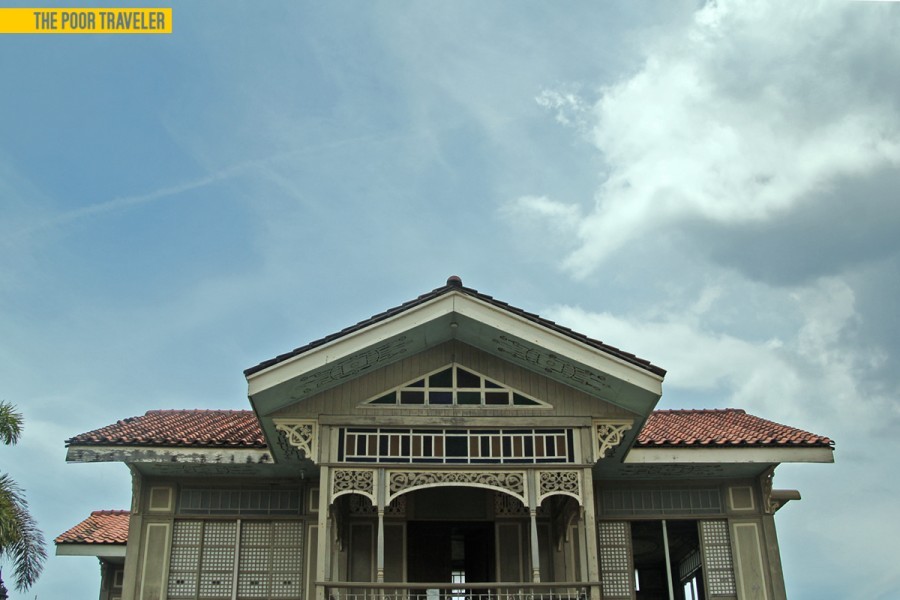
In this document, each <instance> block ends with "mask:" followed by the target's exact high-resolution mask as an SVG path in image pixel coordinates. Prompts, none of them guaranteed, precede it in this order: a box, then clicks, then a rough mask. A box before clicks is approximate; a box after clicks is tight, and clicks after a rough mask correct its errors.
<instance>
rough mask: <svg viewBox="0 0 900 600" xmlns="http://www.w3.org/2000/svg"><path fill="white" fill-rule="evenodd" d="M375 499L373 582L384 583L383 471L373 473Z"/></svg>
mask: <svg viewBox="0 0 900 600" xmlns="http://www.w3.org/2000/svg"><path fill="white" fill-rule="evenodd" d="M375 477H376V481H375V497H376V498H378V502H377V503H376V504H377V508H378V545H377V549H376V555H375V561H376V563H375V581H377V582H378V583H384V505H385V497H386V490H385V487H386V485H387V483H386V482H385V477H384V469H378V471H376V472H375Z"/></svg>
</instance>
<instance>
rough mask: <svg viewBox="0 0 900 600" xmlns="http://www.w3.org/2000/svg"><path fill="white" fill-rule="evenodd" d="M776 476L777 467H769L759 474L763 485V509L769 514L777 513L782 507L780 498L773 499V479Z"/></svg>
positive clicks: (760, 482)
mask: <svg viewBox="0 0 900 600" xmlns="http://www.w3.org/2000/svg"><path fill="white" fill-rule="evenodd" d="M774 478H775V467H769V468H768V469H766V470H765V471H763V473H762V475H760V476H759V484H760V486H761V487H762V509H763V512H765V513H766V514H768V515H772V514H775V511H776V510H778V509H779V508H781V503H780V502H779V501H778V500H773V499H772V480H773V479H774Z"/></svg>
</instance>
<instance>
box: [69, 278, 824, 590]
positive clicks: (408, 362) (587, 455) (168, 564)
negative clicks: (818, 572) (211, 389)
mask: <svg viewBox="0 0 900 600" xmlns="http://www.w3.org/2000/svg"><path fill="white" fill-rule="evenodd" d="M245 375H246V377H247V381H248V385H249V399H250V403H251V408H252V410H249V411H209V410H184V411H149V412H148V413H146V414H145V415H143V416H139V417H133V418H129V419H125V420H123V421H119V422H117V423H115V424H113V425H110V426H108V427H104V428H101V429H98V430H95V431H92V432H88V433H85V434H81V435H78V436H75V437H73V438H71V439H70V440H68V441H67V444H68V455H67V460H69V461H72V462H99V461H121V462H124V463H126V464H127V465H128V466H129V468H130V470H131V473H132V479H133V501H132V506H131V510H130V512H129V514H128V516H127V518H128V531H127V539H125V540H121V539H120V540H119V541H118V542H116V543H112V542H110V543H107V544H106V545H107V546H108V547H107V548H106V549H104V550H103V552H105V553H106V554H110V553H111V550H110V549H109V547H112V546H115V547H116V548H119V550H117V551H116V552H118V553H121V554H122V560H121V561H119V562H117V561H115V560H113V558H115V557H108V558H106V559H103V560H105V561H106V563H105V564H108V565H109V569H110V573H111V575H110V576H109V582H111V583H107V582H106V580H104V583H103V584H102V585H101V587H102V589H101V600H115V599H117V598H123V599H128V600H132V599H137V600H200V599H204V600H213V599H215V600H243V599H251V598H253V599H259V598H284V599H293V600H301V599H304V600H305V599H307V598H308V599H310V600H313V599H315V600H325V599H326V598H327V599H334V600H344V599H346V600H363V599H366V600H368V599H370V598H371V599H373V600H376V599H377V600H381V599H382V598H385V597H390V598H392V599H393V598H401V597H402V598H409V597H411V596H415V597H421V598H428V599H435V600H439V599H440V600H457V599H459V600H461V599H462V598H464V597H466V598H468V597H475V596H477V597H479V598H483V599H485V600H486V599H488V598H495V597H496V598H497V600H513V599H515V600H519V599H521V598H525V597H527V598H529V599H532V598H535V597H540V598H548V599H549V598H551V597H552V598H560V600H563V599H569V598H571V599H573V600H574V599H576V598H578V599H581V598H585V599H586V598H588V597H590V598H591V599H592V600H600V599H651V598H653V599H655V598H661V599H662V598H667V599H675V598H678V599H686V600H687V599H690V600H694V599H697V598H709V599H726V598H730V599H741V600H744V599H754V600H756V599H779V598H784V597H785V590H784V581H783V576H782V572H781V560H780V556H779V550H778V541H777V537H776V532H775V522H774V513H775V511H776V510H777V509H778V508H779V507H780V506H782V505H783V504H784V503H785V502H787V501H788V500H791V499H797V498H799V493H797V492H795V491H791V490H774V489H773V488H772V478H773V475H774V471H775V468H776V467H777V465H778V464H781V463H785V462H831V461H832V460H833V443H832V442H831V440H829V439H828V438H826V437H822V436H818V435H815V434H811V433H808V432H805V431H802V430H799V429H795V428H792V427H787V426H784V425H780V424H776V423H773V422H771V421H767V420H764V419H761V418H758V417H755V416H752V415H748V414H746V413H745V412H744V411H741V410H737V409H726V410H684V411H654V409H655V407H656V404H657V402H658V401H659V399H660V397H661V395H662V382H663V378H664V376H665V371H664V370H663V369H661V368H659V367H657V366H655V365H653V364H652V363H650V362H648V361H646V360H643V359H640V358H638V357H636V356H634V355H632V354H629V353H627V352H624V351H622V350H619V349H617V348H614V347H612V346H609V345H606V344H603V343H602V342H599V341H597V340H593V339H590V338H588V337H586V336H583V335H581V334H578V333H576V332H573V331H571V330H569V329H566V328H564V327H561V326H559V325H557V324H555V323H552V322H550V321H547V320H545V319H542V318H540V317H539V316H537V315H534V314H531V313H527V312H525V311H522V310H520V309H517V308H515V307H512V306H510V305H508V304H506V303H503V302H499V301H497V300H495V299H494V298H492V297H490V296H487V295H484V294H481V293H479V292H477V291H476V290H473V289H471V288H467V287H465V286H463V285H462V282H461V281H460V280H459V279H458V278H456V277H451V278H450V279H449V280H448V281H447V284H446V285H445V286H442V287H440V288H437V289H435V290H433V291H431V292H429V293H427V294H424V295H422V296H420V297H419V298H417V299H415V300H413V301H411V302H408V303H406V304H403V305H401V306H399V307H396V308H394V309H391V310H389V311H386V312H384V313H381V314H379V315H376V316H374V317H372V318H370V319H367V320H365V321H363V322H361V323H358V324H357V325H354V326H352V327H349V328H347V329H345V330H343V331H341V332H338V333H336V334H334V335H331V336H328V337H326V338H324V339H322V340H318V341H315V342H312V343H310V344H307V345H306V346H303V347H300V348H297V349H295V350H293V351H291V352H288V353H286V354H283V355H280V356H278V357H276V358H274V359H272V360H269V361H266V362H263V363H260V364H259V365H256V366H255V367H252V368H250V369H247V370H246V371H245ZM92 517H93V515H92ZM83 525H84V523H82V524H79V526H77V527H81V526H83ZM77 527H76V528H73V531H74V530H75V529H77ZM82 537H84V536H82ZM96 537H98V538H99V539H107V538H105V537H104V536H103V535H97V536H96ZM109 539H111V537H110V538H109ZM102 545H103V544H102V543H101V544H95V545H93V546H91V544H90V543H89V542H84V541H79V537H78V535H76V534H75V533H73V532H72V531H70V532H67V533H66V534H63V535H62V536H60V538H58V539H57V548H58V553H61V554H79V553H80V554H91V552H92V551H96V552H94V554H93V555H96V556H100V557H101V558H103V555H102V554H101V552H100V551H99V548H100V547H101V546H102ZM116 573H120V574H116ZM113 583H120V584H121V585H112V584H113ZM104 594H106V595H104Z"/></svg>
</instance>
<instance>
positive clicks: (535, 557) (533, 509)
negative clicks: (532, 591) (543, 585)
mask: <svg viewBox="0 0 900 600" xmlns="http://www.w3.org/2000/svg"><path fill="white" fill-rule="evenodd" d="M537 486H538V482H537V476H536V472H535V471H534V469H529V471H528V514H529V515H530V516H531V580H532V581H534V582H535V583H540V581H541V555H540V551H539V549H538V532H537V508H538V507H537V496H538V493H537V489H538V487H537Z"/></svg>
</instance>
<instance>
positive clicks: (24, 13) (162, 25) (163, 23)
mask: <svg viewBox="0 0 900 600" xmlns="http://www.w3.org/2000/svg"><path fill="white" fill-rule="evenodd" d="M0 33H172V9H171V8H0Z"/></svg>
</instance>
